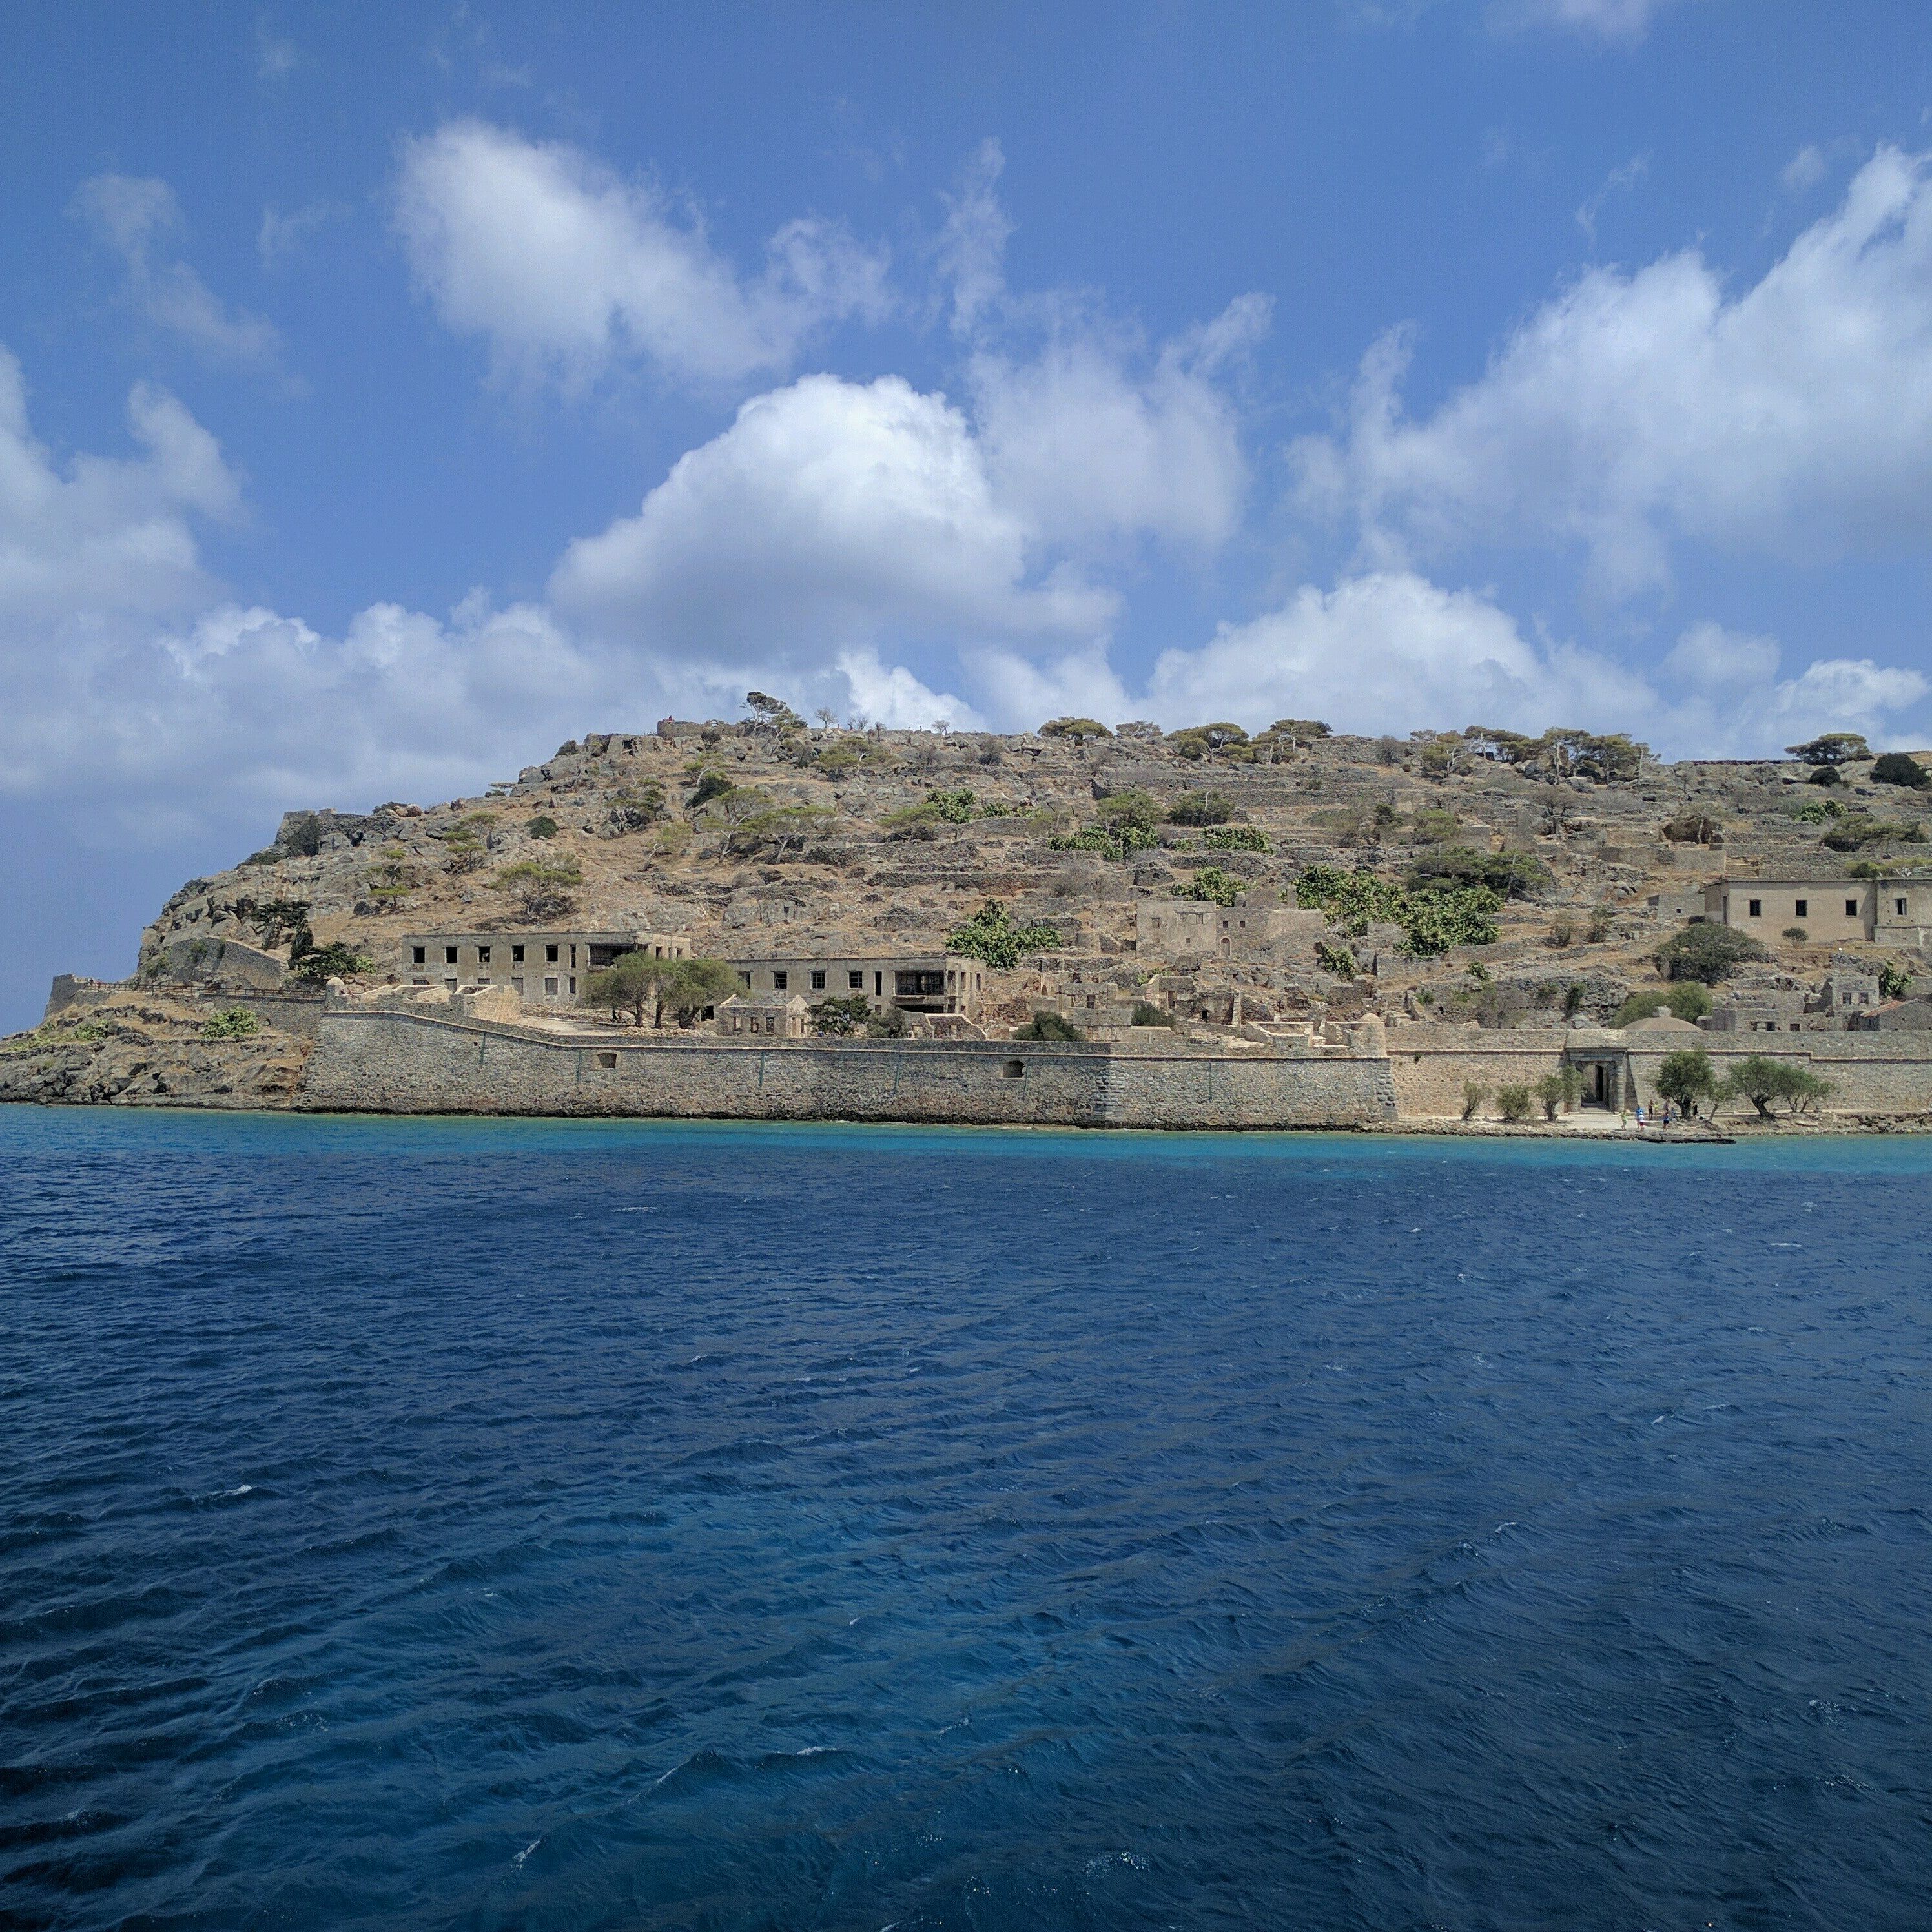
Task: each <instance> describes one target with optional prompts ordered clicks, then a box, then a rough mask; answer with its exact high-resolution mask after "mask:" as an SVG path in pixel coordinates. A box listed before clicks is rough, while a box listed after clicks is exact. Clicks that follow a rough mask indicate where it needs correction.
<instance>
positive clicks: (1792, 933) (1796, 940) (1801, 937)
mask: <svg viewBox="0 0 1932 1932" xmlns="http://www.w3.org/2000/svg"><path fill="white" fill-rule="evenodd" d="M1778 938H1781V939H1788V940H1790V941H1791V942H1792V944H1793V945H1795V946H1802V945H1803V944H1805V941H1807V940H1808V939H1809V938H1811V935H1810V934H1809V933H1808V932H1806V931H1805V929H1804V927H1802V926H1787V927H1786V928H1785V929H1784V931H1783V932H1781V933H1780V934H1779V935H1778Z"/></svg>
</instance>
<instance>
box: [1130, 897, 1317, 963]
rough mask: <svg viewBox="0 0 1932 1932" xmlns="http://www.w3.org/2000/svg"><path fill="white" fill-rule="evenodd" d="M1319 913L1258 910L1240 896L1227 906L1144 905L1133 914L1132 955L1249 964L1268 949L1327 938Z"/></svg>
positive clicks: (1190, 902)
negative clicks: (1241, 960)
mask: <svg viewBox="0 0 1932 1932" xmlns="http://www.w3.org/2000/svg"><path fill="white" fill-rule="evenodd" d="M1327 932H1328V920H1327V919H1326V917H1325V916H1324V915H1323V914H1322V913H1319V912H1315V911H1304V910H1301V909H1300V908H1299V907H1296V906H1295V905H1293V904H1288V905H1263V904H1261V903H1259V901H1255V900H1253V899H1252V898H1251V895H1250V894H1248V893H1247V892H1241V893H1239V894H1238V895H1236V897H1235V903H1234V904H1232V906H1223V905H1217V904H1216V903H1215V902H1214V901H1213V900H1212V899H1204V900H1201V901H1193V900H1188V899H1148V900H1145V901H1143V902H1142V903H1141V904H1139V905H1136V907H1135V908H1134V951H1135V952H1136V953H1137V954H1141V955H1145V956H1148V957H1151V958H1154V959H1252V958H1253V957H1254V956H1255V955H1256V953H1259V952H1260V951H1261V950H1263V949H1264V948H1266V947H1271V946H1277V945H1280V944H1282V943H1283V942H1284V941H1303V942H1304V943H1306V944H1309V945H1311V946H1312V945H1313V944H1314V943H1315V941H1316V940H1318V939H1320V938H1322V937H1323V936H1324V935H1325V934H1326V933H1327Z"/></svg>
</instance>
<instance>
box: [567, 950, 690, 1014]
mask: <svg viewBox="0 0 1932 1932" xmlns="http://www.w3.org/2000/svg"><path fill="white" fill-rule="evenodd" d="M678 964H679V962H678V961H676V960H675V959H652V957H651V956H650V955H649V954H648V953H621V954H619V956H618V957H617V958H616V959H614V960H613V961H612V962H611V963H610V965H608V966H607V967H605V968H604V969H603V970H602V971H600V972H596V973H593V974H591V976H590V977H589V979H588V980H586V981H585V982H584V983H583V1004H584V1005H586V1007H609V1008H610V1010H611V1011H612V1012H613V1013H618V1012H621V1011H625V1010H628V1012H629V1013H630V1016H631V1023H632V1024H633V1025H637V1026H642V1025H643V1023H644V1010H645V1008H646V1007H649V1008H650V1009H651V1011H652V1016H653V1024H655V1025H661V1024H662V1023H663V1019H662V1004H661V1002H662V998H663V989H664V980H665V978H666V976H667V973H668V972H669V970H670V968H672V967H673V966H675V965H678Z"/></svg>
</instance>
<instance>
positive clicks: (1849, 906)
mask: <svg viewBox="0 0 1932 1932" xmlns="http://www.w3.org/2000/svg"><path fill="white" fill-rule="evenodd" d="M1845 916H1846V918H1847V919H1856V918H1857V917H1858V901H1857V900H1856V899H1847V900H1846V901H1845Z"/></svg>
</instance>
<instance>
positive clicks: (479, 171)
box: [396, 121, 886, 386]
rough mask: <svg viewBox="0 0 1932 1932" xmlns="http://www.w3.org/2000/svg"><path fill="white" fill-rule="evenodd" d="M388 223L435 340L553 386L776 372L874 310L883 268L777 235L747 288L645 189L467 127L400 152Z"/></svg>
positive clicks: (698, 230) (826, 227)
mask: <svg viewBox="0 0 1932 1932" xmlns="http://www.w3.org/2000/svg"><path fill="white" fill-rule="evenodd" d="M396 220H397V224H398V229H399V230H400V232H401V236H402V238H403V242H404V247H405V248H406V250H407V254H408V256H409V259H410V268H411V269H412V271H413V274H414V275H415V278H416V282H417V284H418V286H419V288H420V289H421V290H422V291H423V292H424V293H425V294H426V295H427V296H428V298H429V299H430V300H431V302H432V303H433V304H434V306H435V308H436V310H437V314H438V315H439V316H440V317H441V318H442V319H443V321H444V322H445V323H446V324H447V325H448V326H449V327H450V328H452V329H456V330H458V331H460V332H464V333H466V334H472V335H481V336H484V337H485V338H487V340H488V341H489V342H490V346H491V349H492V351H493V354H494V355H495V356H496V359H497V362H498V363H499V366H500V367H501V368H504V369H506V370H509V371H518V372H521V373H524V374H532V373H536V374H547V375H549V376H552V377H556V379H557V380H559V381H561V382H562V383H564V384H565V386H581V385H582V384H583V383H586V382H588V381H589V380H592V379H594V378H595V377H596V376H597V375H598V374H600V373H601V372H602V371H604V369H605V368H607V367H609V366H610V365H611V364H612V363H613V362H616V361H618V360H620V359H625V358H639V359H648V360H649V361H650V362H653V363H655V365H657V366H658V368H660V369H661V370H663V371H665V372H667V374H672V375H674V376H679V377H694V378H697V379H698V380H703V381H709V382H723V381H727V380H732V379H735V378H738V377H743V376H745V375H748V374H751V373H753V372H755V371H771V370H778V369H783V368H786V367H787V366H788V365H790V362H792V360H793V357H794V356H795V355H796V353H797V351H798V349H799V345H800V344H801V343H802V341H804V339H805V338H806V337H807V336H808V335H810V334H811V332H814V330H816V329H820V327H822V326H824V325H825V324H826V323H831V322H834V321H836V320H839V319H841V318H842V317H847V316H851V315H863V316H867V317H876V316H877V315H879V314H881V313H883V310H884V308H885V306H886V287H885V263H884V260H883V257H882V256H881V255H880V254H877V252H874V251H868V250H867V249H865V248H861V247H860V246H859V245H858V244H857V243H856V242H854V241H853V239H852V238H851V236H850V235H849V234H848V233H847V232H846V231H845V230H844V229H843V228H841V227H839V226H837V225H835V224H834V223H827V222H822V221H816V220H796V221H793V222H790V223H787V225H786V226H784V228H782V229H780V230H779V231H778V233H777V234H776V235H775V236H773V237H772V240H771V242H769V244H768V245H767V248H766V263H765V266H764V269H763V273H762V275H760V276H759V277H758V278H756V279H754V280H749V281H748V280H746V279H745V278H742V277H741V276H739V274H738V273H737V272H736V270H735V269H733V266H731V264H730V263H729V262H727V260H724V258H723V257H721V256H720V255H719V254H718V253H717V252H716V251H715V250H714V249H713V248H712V246H711V244H710V242H709V239H708V238H707V237H706V235H705V233H704V232H703V228H702V226H700V225H697V224H695V223H692V224H688V225H687V224H681V223H678V222H676V221H674V220H673V219H672V218H671V216H670V211H669V209H668V208H667V204H666V202H665V199H664V196H662V195H661V193H658V191H657V190H655V189H654V188H652V187H650V186H649V185H648V184H643V183H640V182H633V181H624V180H622V179H620V178H619V177H618V176H617V175H615V174H614V173H613V172H610V170H609V169H607V168H605V167H604V166H601V165H600V164H599V163H597V162H596V161H595V160H592V158H591V157H589V156H588V155H586V154H583V152H582V151H580V150H579V149H577V148H572V147H569V146H567V145H563V144H562V143H560V142H536V141H530V140H526V139H524V138H523V137H522V136H520V135H517V134H514V133H509V132H508V131H506V130H504V129H502V128H499V127H490V126H488V125H487V124H484V122H481V121H455V122H452V123H451V124H449V125H447V126H446V127H442V128H440V129H439V130H437V133H434V134H432V135H429V136H425V137H424V138H422V139H417V140H413V141H411V142H409V143H408V144H407V146H406V147H405V148H404V154H403V162H402V168H401V175H400V178H399V181H398V188H397V196H396Z"/></svg>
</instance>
